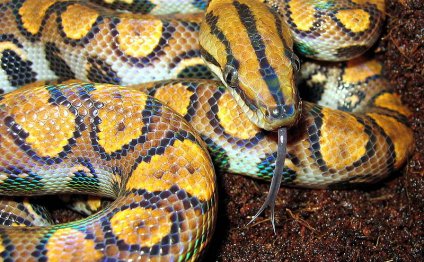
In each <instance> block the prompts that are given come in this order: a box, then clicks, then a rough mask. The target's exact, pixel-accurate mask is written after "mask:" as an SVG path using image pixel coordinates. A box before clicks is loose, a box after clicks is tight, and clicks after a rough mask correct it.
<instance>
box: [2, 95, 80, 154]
mask: <svg viewBox="0 0 424 262" xmlns="http://www.w3.org/2000/svg"><path fill="white" fill-rule="evenodd" d="M4 98H5V99H4V100H3V103H4V104H6V105H8V106H10V108H11V110H10V115H13V116H14V118H15V121H16V123H17V124H19V125H20V126H21V127H22V128H23V129H24V131H25V132H28V133H29V136H28V137H27V138H26V143H28V144H30V145H31V147H32V149H33V150H34V151H35V152H36V153H37V154H38V155H39V156H43V157H48V156H49V157H54V156H57V154H58V153H60V152H62V151H63V147H64V146H65V145H67V144H68V139H70V138H72V137H73V133H74V131H75V116H74V115H73V114H72V113H71V112H70V111H69V109H68V108H67V107H66V106H51V105H49V104H48V99H49V98H50V94H49V92H48V91H47V90H46V89H37V90H34V91H30V92H28V91H27V92H24V93H22V94H20V95H18V96H17V97H15V98H14V99H13V97H11V96H8V95H6V96H5V97H4ZM29 101H31V102H29ZM34 108H38V110H34Z"/></svg>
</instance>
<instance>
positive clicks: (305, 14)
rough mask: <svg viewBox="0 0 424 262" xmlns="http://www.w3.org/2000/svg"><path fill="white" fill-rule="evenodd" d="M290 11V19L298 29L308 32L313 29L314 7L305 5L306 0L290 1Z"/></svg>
mask: <svg viewBox="0 0 424 262" xmlns="http://www.w3.org/2000/svg"><path fill="white" fill-rule="evenodd" d="M289 9H290V11H291V12H292V14H291V16H290V18H291V19H293V22H294V23H295V25H296V28H297V29H299V30H302V31H308V30H310V29H311V28H312V26H313V25H314V21H315V17H314V15H315V7H314V5H312V4H306V5H305V3H304V0H292V1H289Z"/></svg>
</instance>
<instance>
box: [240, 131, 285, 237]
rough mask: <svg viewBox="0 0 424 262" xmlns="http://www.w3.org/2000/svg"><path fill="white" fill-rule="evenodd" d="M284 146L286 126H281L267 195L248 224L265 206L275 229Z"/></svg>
mask: <svg viewBox="0 0 424 262" xmlns="http://www.w3.org/2000/svg"><path fill="white" fill-rule="evenodd" d="M286 148H287V128H286V127H281V128H279V129H278V149H277V159H276V161H275V168H274V175H273V176H272V180H271V185H270V186H269V191H268V195H267V196H266V199H265V202H264V203H263V205H262V206H261V208H260V209H259V211H258V212H257V213H256V215H255V216H254V217H253V218H252V220H250V222H249V223H247V225H250V224H251V223H252V222H253V221H255V219H256V218H257V217H258V216H259V215H260V214H261V213H262V212H263V211H264V210H265V208H267V207H268V206H269V207H270V208H271V223H272V228H273V229H274V233H276V231H275V214H274V207H275V200H276V198H277V194H278V190H279V189H280V185H281V180H282V179H283V168H284V161H285V159H286Z"/></svg>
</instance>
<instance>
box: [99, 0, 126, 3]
mask: <svg viewBox="0 0 424 262" xmlns="http://www.w3.org/2000/svg"><path fill="white" fill-rule="evenodd" d="M103 1H105V3H107V4H112V3H114V2H122V3H126V4H132V3H133V0H117V1H115V0H103Z"/></svg>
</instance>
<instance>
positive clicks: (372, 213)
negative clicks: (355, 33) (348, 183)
mask: <svg viewBox="0 0 424 262" xmlns="http://www.w3.org/2000/svg"><path fill="white" fill-rule="evenodd" d="M387 4H388V7H387V12H388V19H387V28H386V30H385V32H383V35H382V37H381V40H380V41H379V43H378V44H377V48H376V52H377V54H378V58H380V59H382V60H384V64H385V69H386V71H385V72H386V73H385V74H386V76H387V77H388V79H390V82H391V83H392V84H393V85H394V86H395V87H396V90H397V91H398V92H399V93H400V94H401V95H402V98H403V102H404V103H405V104H407V105H408V106H409V107H410V108H411V109H412V110H413V111H414V112H415V114H414V116H413V117H412V118H411V119H410V123H411V126H412V127H413V129H414V131H415V136H416V150H415V153H414V155H413V156H412V157H411V159H410V160H409V162H408V165H407V166H406V167H405V168H404V169H403V170H401V171H400V172H398V173H397V174H393V175H392V176H391V178H390V179H388V180H385V181H383V182H381V183H378V184H377V185H372V186H364V187H362V188H356V189H352V190H342V191H329V190H307V189H291V188H282V189H281V190H280V193H279V195H278V202H277V207H276V210H277V213H276V216H277V220H276V222H277V235H274V233H273V230H272V227H271V223H270V221H269V220H264V219H266V218H267V217H269V210H268V211H267V212H266V213H265V215H264V216H262V217H260V218H259V219H258V220H257V222H259V224H257V225H253V226H251V227H245V225H246V224H247V222H248V221H249V218H250V216H251V215H253V214H255V213H256V211H257V210H258V209H259V208H260V206H261V204H262V202H263V201H264V199H265V196H266V192H267V191H268V184H267V183H263V182H259V181H256V180H252V179H249V178H244V177H242V176H237V175H231V174H228V175H224V176H221V177H220V189H221V190H220V210H219V215H218V225H217V228H216V231H215V236H214V239H213V243H212V245H211V246H210V247H209V250H208V253H207V254H206V256H205V260H206V261H282V260H287V261H293V260H294V261H305V260H310V261H387V260H393V261H398V260H401V261H423V260H424V204H423V203H424V202H423V197H424V179H423V178H424V174H423V173H424V172H423V165H424V157H423V155H422V152H424V151H423V149H424V137H423V136H424V135H423V134H424V128H423V123H424V110H423V109H424V103H423V99H424V67H423V63H424V29H423V25H424V11H423V10H424V2H423V1H422V0H410V1H408V0H390V1H387ZM420 152H421V153H420Z"/></svg>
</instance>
